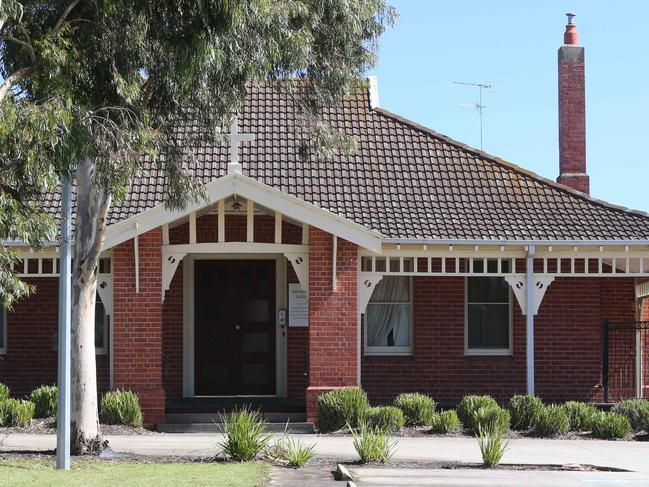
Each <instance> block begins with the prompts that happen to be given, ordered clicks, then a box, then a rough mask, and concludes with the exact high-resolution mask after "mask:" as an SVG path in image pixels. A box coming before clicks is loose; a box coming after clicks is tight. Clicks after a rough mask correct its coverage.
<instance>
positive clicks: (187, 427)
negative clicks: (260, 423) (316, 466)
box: [158, 422, 314, 434]
mask: <svg viewBox="0 0 649 487" xmlns="http://www.w3.org/2000/svg"><path fill="white" fill-rule="evenodd" d="M285 428H286V423H268V424H267V428H266V430H267V431H268V432H270V433H283V432H284V429H285ZM158 431H159V432H160V433H223V423H211V422H210V423H169V422H167V423H164V424H159V425H158ZM287 431H288V432H289V433H307V434H308V433H313V432H314V429H313V424H311V423H304V422H300V423H293V422H291V423H289V425H288V430H287Z"/></svg>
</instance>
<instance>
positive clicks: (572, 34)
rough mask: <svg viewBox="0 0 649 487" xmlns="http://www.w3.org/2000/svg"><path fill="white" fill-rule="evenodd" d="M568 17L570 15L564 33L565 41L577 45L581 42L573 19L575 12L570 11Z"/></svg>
mask: <svg viewBox="0 0 649 487" xmlns="http://www.w3.org/2000/svg"><path fill="white" fill-rule="evenodd" d="M566 17H568V23H567V24H566V32H565V33H564V34H563V43H564V44H571V45H574V46H576V45H577V44H579V35H578V34H577V26H576V25H575V23H574V22H573V20H572V19H574V18H575V14H573V13H570V12H569V13H567V14H566Z"/></svg>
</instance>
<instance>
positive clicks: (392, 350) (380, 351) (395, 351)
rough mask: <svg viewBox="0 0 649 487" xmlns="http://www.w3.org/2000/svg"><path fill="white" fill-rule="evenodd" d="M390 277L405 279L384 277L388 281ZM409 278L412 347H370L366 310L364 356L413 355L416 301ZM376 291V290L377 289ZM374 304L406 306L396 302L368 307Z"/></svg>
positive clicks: (375, 302)
mask: <svg viewBox="0 0 649 487" xmlns="http://www.w3.org/2000/svg"><path fill="white" fill-rule="evenodd" d="M388 277H404V276H387V275H386V276H383V279H386V278H388ZM406 277H408V283H409V292H408V297H409V298H410V301H409V303H408V305H409V306H410V329H409V332H410V345H409V346H407V347H375V346H369V345H368V344H367V309H366V310H365V313H364V314H363V342H364V343H363V345H364V347H363V351H364V355H369V356H410V355H412V351H413V348H414V347H413V342H414V333H413V330H414V327H413V322H414V301H413V295H414V292H413V288H412V284H413V279H412V277H411V276H406ZM375 289H376V288H375ZM372 304H406V303H396V302H377V301H374V302H372V301H371V298H370V301H369V302H368V303H367V307H368V308H369V307H370V306H371V305H372Z"/></svg>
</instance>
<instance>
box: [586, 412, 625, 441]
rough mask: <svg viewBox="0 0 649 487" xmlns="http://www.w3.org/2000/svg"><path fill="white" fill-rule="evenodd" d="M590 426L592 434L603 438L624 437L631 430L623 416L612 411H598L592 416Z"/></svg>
mask: <svg viewBox="0 0 649 487" xmlns="http://www.w3.org/2000/svg"><path fill="white" fill-rule="evenodd" d="M591 426H592V434H593V436H594V437H595V438H601V439H603V440H611V439H614V438H617V439H621V438H626V437H627V436H628V435H630V434H631V431H633V430H632V428H631V424H630V423H629V420H628V419H627V418H626V417H625V416H622V415H621V414H617V413H613V412H604V411H600V412H598V413H597V414H595V416H594V417H593V419H592V425H591Z"/></svg>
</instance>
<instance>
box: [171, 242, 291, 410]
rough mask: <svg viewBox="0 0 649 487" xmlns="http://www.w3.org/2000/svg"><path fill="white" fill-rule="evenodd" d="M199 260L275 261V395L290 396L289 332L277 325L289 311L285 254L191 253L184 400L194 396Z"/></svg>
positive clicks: (186, 273) (186, 264)
mask: <svg viewBox="0 0 649 487" xmlns="http://www.w3.org/2000/svg"><path fill="white" fill-rule="evenodd" d="M196 260H274V261H275V320H276V326H275V381H276V382H275V396H278V397H286V395H287V390H288V386H287V376H288V374H287V330H286V324H285V325H283V326H279V325H277V318H278V315H279V310H280V309H286V306H287V305H286V266H287V264H288V261H287V260H286V257H284V255H283V254H187V255H186V256H185V258H184V259H183V397H195V394H194V262H195V261H196Z"/></svg>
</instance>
